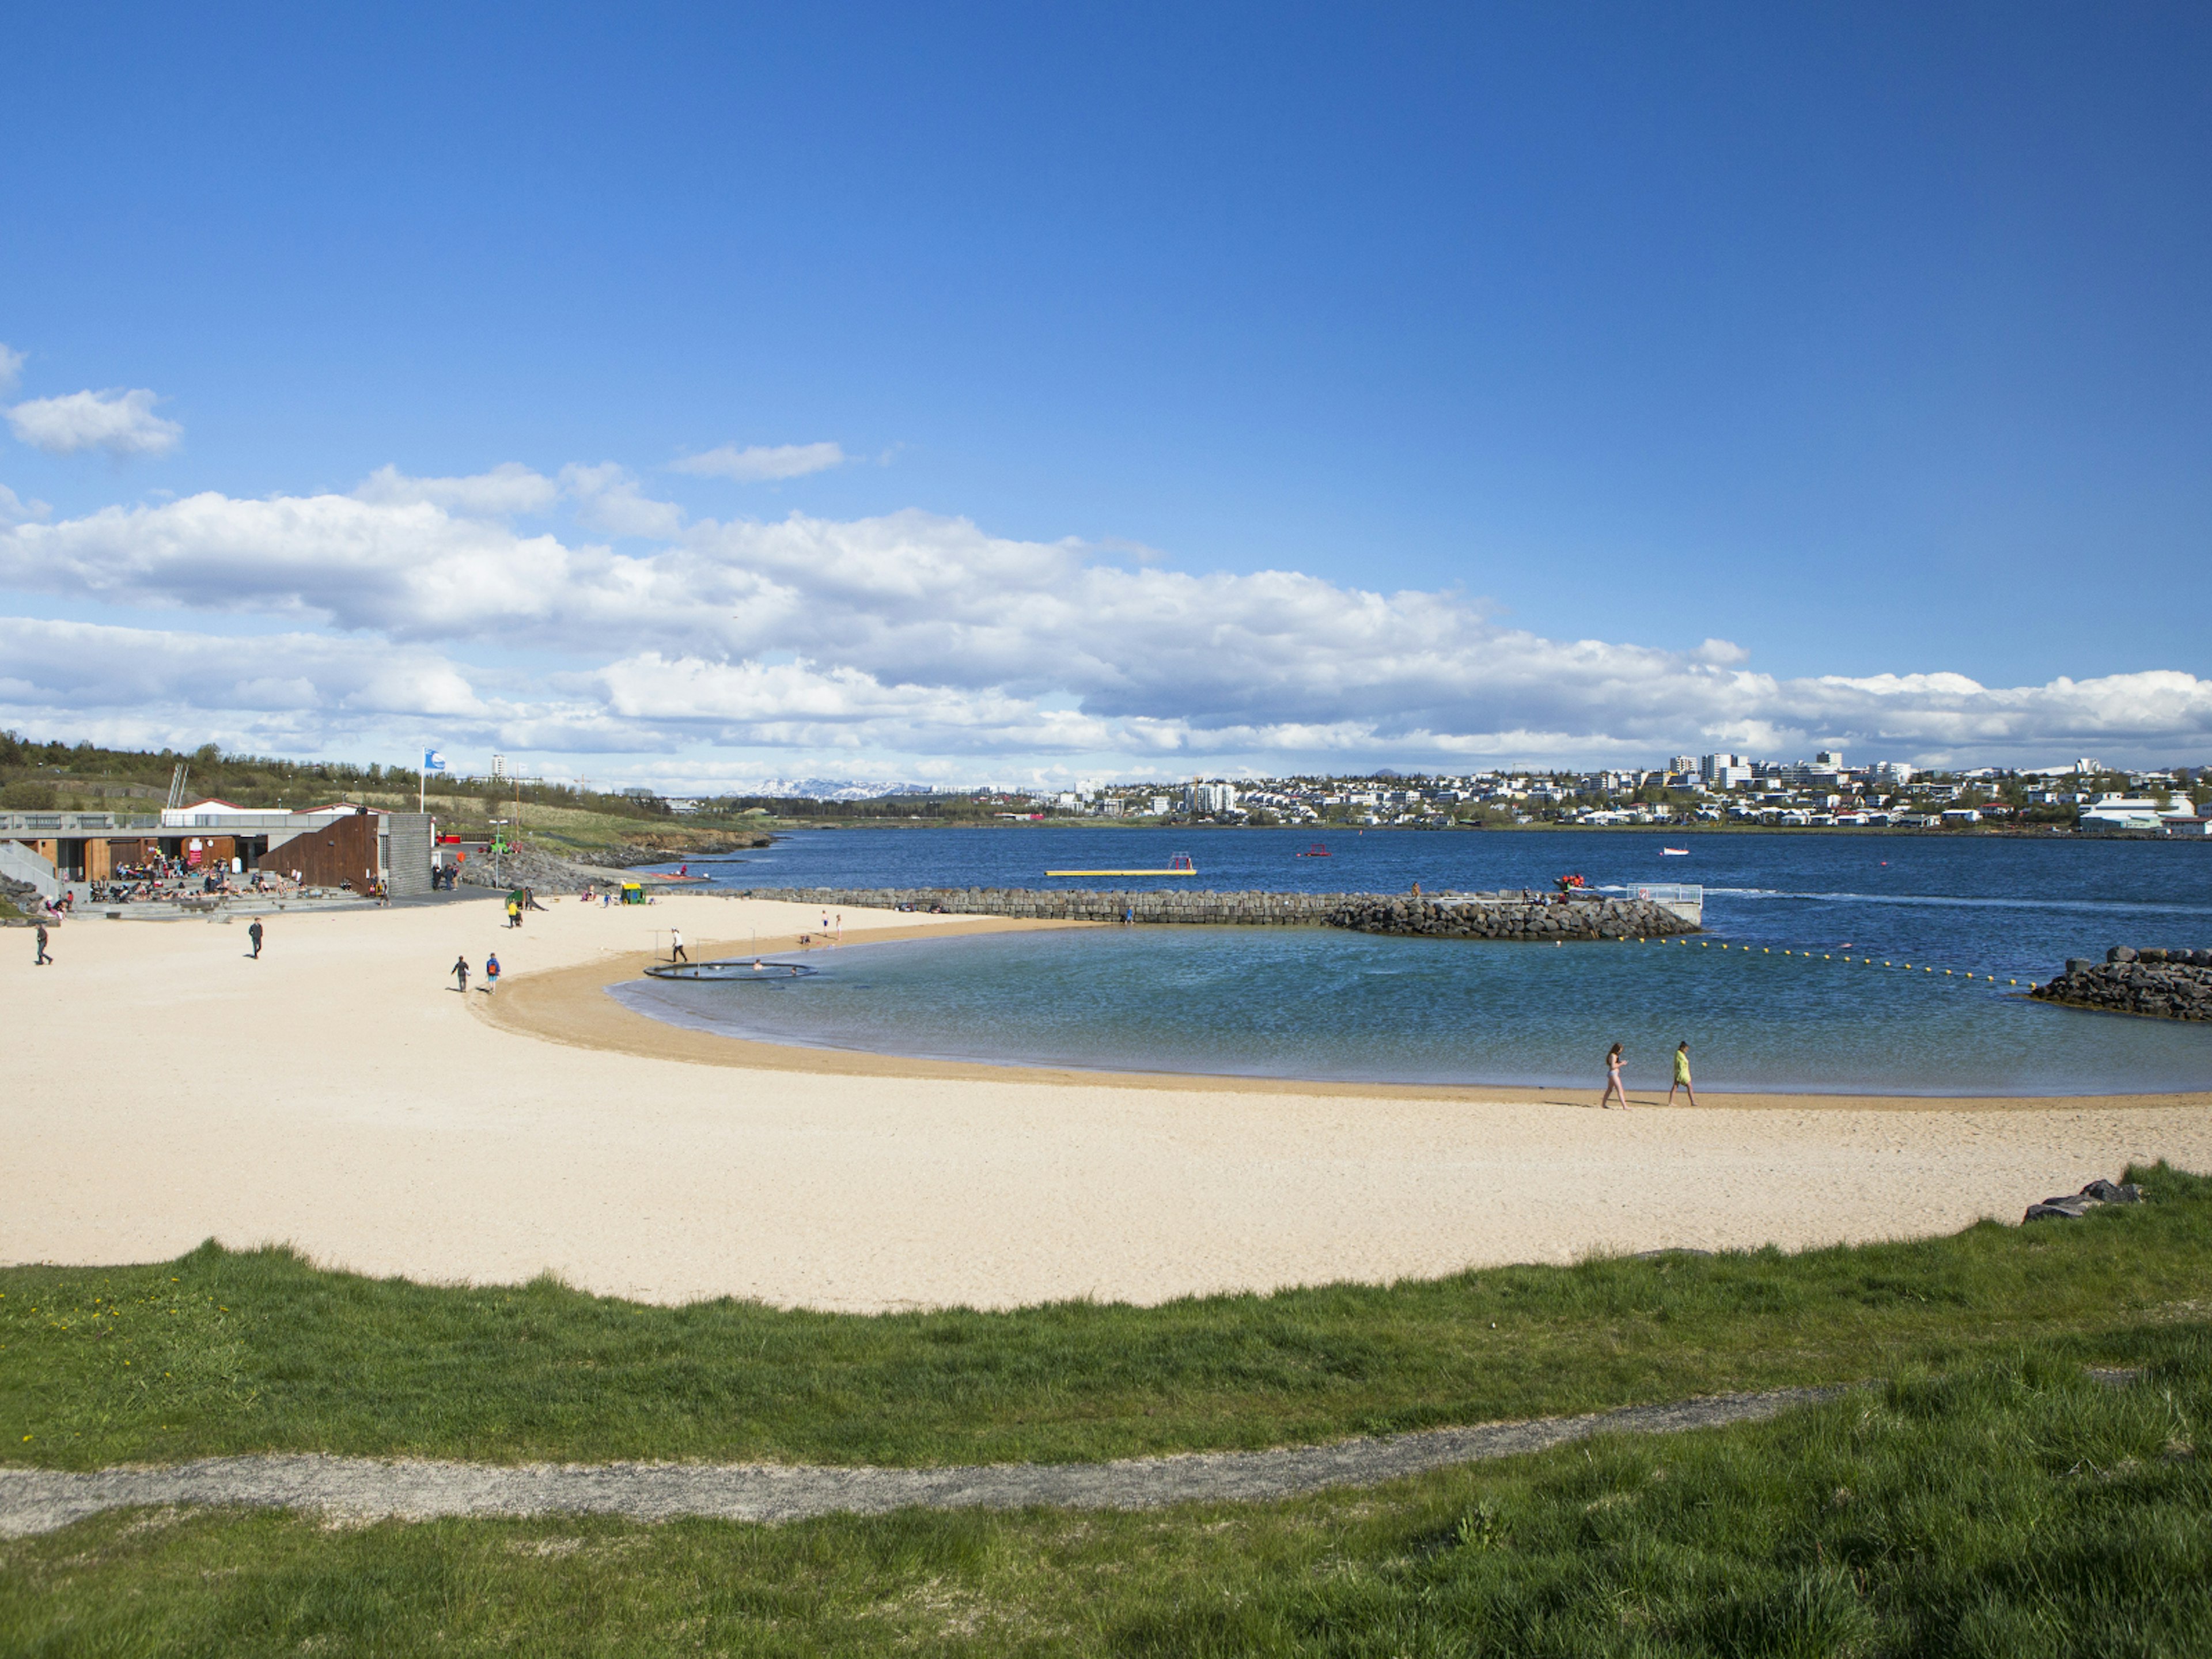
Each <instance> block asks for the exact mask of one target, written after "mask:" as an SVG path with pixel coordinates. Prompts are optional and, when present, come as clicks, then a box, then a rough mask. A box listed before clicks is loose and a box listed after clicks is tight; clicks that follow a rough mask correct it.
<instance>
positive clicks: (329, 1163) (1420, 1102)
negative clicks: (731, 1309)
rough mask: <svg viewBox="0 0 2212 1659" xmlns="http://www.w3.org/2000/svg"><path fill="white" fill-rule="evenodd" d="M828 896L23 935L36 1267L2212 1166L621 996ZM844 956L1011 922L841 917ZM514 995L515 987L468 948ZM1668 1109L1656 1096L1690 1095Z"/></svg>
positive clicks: (1877, 1109) (1553, 1211) (13, 1064)
mask: <svg viewBox="0 0 2212 1659" xmlns="http://www.w3.org/2000/svg"><path fill="white" fill-rule="evenodd" d="M819 919H820V918H819V913H818V912H815V911H809V910H805V909H802V908H799V907H795V906H791V905H782V904H774V903H768V902H749V901H733V900H726V899H714V898H706V897H701V896H690V895H678V896H667V897H664V898H663V899H662V900H661V901H660V902H659V903H657V904H654V905H653V906H650V907H647V908H635V907H633V908H628V909H622V908H613V909H601V908H598V907H596V906H585V905H582V904H579V903H576V902H574V901H569V900H558V901H554V902H551V903H550V907H549V908H548V909H547V910H546V911H545V912H544V913H543V914H533V915H532V916H531V917H530V918H529V925H528V926H527V927H525V928H524V929H523V930H521V931H520V932H509V931H507V930H506V929H505V928H504V927H502V926H501V920H502V918H501V909H500V907H499V905H498V903H497V902H496V901H495V900H493V899H489V898H487V899H485V900H483V901H479V902H465V903H450V904H442V905H434V906H423V907H420V908H397V909H392V910H388V911H366V910H362V911H348V912H339V913H331V914H324V915H299V914H286V915H278V916H275V917H272V918H270V919H269V921H268V924H267V926H268V943H267V946H266V948H265V949H264V953H263V959H262V960H260V961H258V962H254V961H251V960H248V959H247V952H248V949H249V946H248V943H247V939H246V923H245V921H243V920H240V921H234V922H229V923H222V922H209V921H197V920H195V921H178V922H170V923H154V922H133V921H113V922H110V921H101V920H98V919H82V920H79V921H71V922H70V923H68V924H67V925H66V926H64V927H62V928H60V929H59V930H58V932H57V934H56V937H55V941H54V954H55V956H56V957H57V963H56V965H54V966H52V967H50V968H35V967H33V965H32V948H31V939H30V935H29V934H28V933H25V932H17V931H13V930H10V931H8V932H4V933H0V947H4V948H5V949H6V951H7V956H6V959H5V960H4V961H3V962H0V996H4V997H5V999H6V1006H7V1008H8V1010H9V1026H10V1028H11V1032H12V1034H13V1036H14V1038H15V1041H14V1042H12V1043H11V1045H10V1047H11V1054H10V1057H9V1087H8V1088H7V1090H6V1091H5V1093H4V1098H0V1132H4V1133H5V1135H6V1137H7V1142H6V1144H7V1145H8V1146H9V1151H10V1156H9V1160H8V1169H7V1173H6V1175H5V1176H4V1177H0V1182H4V1185H0V1261H9V1262H22V1261H62V1262H78V1263H106V1262H115V1263H121V1262H130V1261H149V1260H157V1259H161V1258H164V1257H167V1256H172V1255H176V1254H178V1253H179V1252H181V1251H183V1250H185V1249H190V1248H191V1246H193V1245H195V1244H197V1243H199V1242H200V1241H201V1240H202V1239H204V1238H208V1237H215V1238H218V1239H220V1240H222V1242H223V1243H226V1244H229V1245H234V1246H244V1245H252V1244H256V1243H264V1242H284V1243H290V1244H292V1245H294V1246H295V1247H296V1248H298V1249H300V1250H301V1251H302V1252H303V1253H305V1254H306V1255H308V1256H309V1257H311V1258H312V1259H313V1260H314V1261H318V1262H320V1263H322V1264H324V1265H326V1266H330V1267H344V1268H350V1269H355V1270H358V1271H362V1272H365V1273H401V1274H405V1275H407V1276H409V1277H411V1278H416V1279H425V1280H435V1281H462V1280H467V1281H475V1282H509V1281H514V1280H520V1279H527V1278H529V1277H531V1276H532V1275H534V1274H536V1273H541V1272H546V1271H550V1272H552V1273H557V1274H559V1275H561V1276H562V1278H563V1279H567V1280H568V1281H569V1282H571V1283H573V1284H574V1285H579V1286H581V1287H584V1288H586V1289H589V1290H592V1291H602V1292H605V1293H609V1294H613V1295H620V1296H626V1297H639V1298H642V1299H646V1300H651V1301H656V1302H680V1301H685V1300H690V1299H693V1298H696V1297H711V1296H718V1295H732V1296H740V1297H757V1298H760V1299H762V1300H764V1301H767V1302H770V1303H774V1304H781V1305H804V1306H810V1307H817V1308H825V1309H842V1310H855V1311H863V1310H884V1309H894V1308H909V1307H920V1306H937V1305H945V1304H969V1305H972V1306H978V1307H1004V1306H1010V1305H1015V1304H1023V1303H1030V1302H1036V1301H1042V1300H1048V1299H1052V1298H1057V1297H1096V1298H1099V1299H1117V1300H1130V1301H1136V1302H1146V1303H1150V1302H1158V1301H1163V1300H1166V1299H1169V1298H1171V1297H1177V1296H1183V1295H1190V1294H1195V1293H1201V1292H1206V1291H1225V1290H1267V1289H1271V1288H1275V1287H1279V1286H1284V1285H1296V1284H1310V1283H1316V1282H1323V1281H1328V1280H1332V1279H1358V1280H1364V1281H1387V1280H1389V1279H1395V1278H1401V1277H1406V1276H1425V1275H1431V1274H1437V1273H1448V1272H1451V1271H1454V1270H1456V1269H1459V1268H1462V1267H1471V1266H1484V1265H1493V1264H1497V1263H1501V1262H1507V1261H1571V1260H1573V1259H1575V1258H1576V1257H1577V1256H1580V1255H1584V1254H1587V1253H1589V1252H1592V1251H1632V1250H1640V1249H1656V1248H1660V1247H1666V1246H1690V1247H1696V1248H1705V1249H1712V1248H1723V1247H1733V1246H1750V1245H1759V1244H1765V1243H1776V1244H1780V1245H1783V1246H1784V1247H1791V1246H1801V1245H1806V1244H1814V1243H1832V1242H1839V1241H1856V1240H1863V1239H1869V1238H1878V1237H1899V1236H1911V1235H1918V1234H1926V1233H1932V1232H1942V1231H1951V1230H1954V1229H1956V1228H1958V1227H1960V1226H1963V1225H1966V1224H1968V1223H1970V1222H1972V1221H1973V1220H1975V1219H1976V1218H1979V1217H1984V1216H1990V1217H1996V1218H1999V1219H2002V1220H2005V1221H2008V1222H2009V1221H2016V1220H2017V1219H2018V1218H2019V1216H2020V1213H2021V1210H2022V1209H2023V1208H2024V1207H2025V1206H2027V1204H2028V1203H2030V1202H2032V1201H2033V1200H2036V1199H2039V1198H2041V1197H2043V1196H2045V1194H2050V1193H2055V1192H2059V1191H2064V1190H2070V1189H2072V1188H2075V1187H2078V1186H2080V1185H2081V1183H2082V1182H2084V1181H2086V1180H2087V1179H2089V1178H2090V1177H2092V1176H2100V1175H2103V1176H2112V1175H2117V1174H2118V1170H2119V1169H2120V1167H2121V1166H2122V1164H2124V1163H2125V1162H2127V1161H2128V1160H2129V1159H2130V1158H2160V1157H2163V1158H2170V1159H2172V1160H2173V1161H2174V1162H2176V1163H2178V1164H2184V1165H2186V1166H2188V1167H2191V1168H2195V1169H2199V1170H2203V1169H2208V1168H2212V1113H2208V1112H2207V1111H2206V1109H2205V1108H2206V1107H2207V1106H2208V1105H2212V1095H2191V1096H2179V1097H2136V1098H2111V1099H2096V1100H2059V1101H2020V1100H2002V1101H1987V1102H1963V1101H1931V1100H1927V1099H1911V1100H1879V1099H1863V1098H1838V1097H1708V1099H1707V1102H1706V1104H1705V1105H1704V1106H1703V1107H1701V1108H1699V1109H1694V1110H1693V1109H1688V1108H1677V1109H1662V1108H1659V1107H1656V1105H1655V1106H1651V1107H1650V1108H1647V1109H1638V1110H1635V1111H1632V1112H1628V1113H1620V1112H1610V1113H1607V1112H1599V1111H1595V1110H1593V1109H1590V1106H1591V1102H1592V1101H1593V1100H1594V1099H1595V1089H1594V1088H1593V1089H1592V1090H1591V1091H1588V1094H1587V1096H1585V1095H1583V1094H1582V1093H1578V1092H1573V1091H1543V1090H1511V1089H1496V1088H1482V1087H1470V1088H1467V1089H1461V1090H1449V1089H1437V1088H1419V1089H1415V1088H1402V1089H1378V1088H1374V1087H1369V1086H1364V1085H1318V1084H1317V1085H1297V1084H1279V1083H1273V1082H1257V1081H1252V1080H1242V1079H1181V1078H1166V1077H1136V1076H1131V1077H1122V1076H1102V1075H1098V1074H1094V1073H1050V1072H1040V1071H1025V1070H1019V1069H1013V1068H994V1067H987V1066H967V1065H957V1064H951V1063H945V1062H937V1063H932V1062H925V1061H917V1060H900V1059H895V1058H890V1057H884V1056H875V1055H866V1054H846V1053H840V1052H833V1051H818V1050H799V1049H787V1048H772V1047H769V1046H766V1045H761V1044H754V1043H744V1042H735V1041H732V1040H731V1039H727V1038H722V1037H718V1036H710V1035H708V1034H704V1033H699V1032H692V1031H685V1030H678V1029H676V1028H673V1027H671V1026H666V1025H663V1024H657V1023H655V1022H653V1021H650V1020H647V1019H646V1018H642V1017H641V1016H639V1015H636V1014H634V1013H631V1012H629V1011H628V1010H626V1009H624V1008H623V1007H622V1006H619V1005H618V1004H617V1003H616V1002H615V1001H614V1000H613V999H612V998H611V997H608V996H607V995H606V994H605V991H604V989H603V988H602V987H604V986H605V985H606V984H607V983H609V982H611V981H614V980H616V979H619V978H625V977H628V976H629V975H632V974H634V973H635V971H636V970H637V968H638V967H639V966H640V965H641V964H642V963H643V962H644V961H646V960H647V959H649V958H650V957H651V956H652V955H653V952H654V951H657V950H659V949H661V948H662V947H663V945H664V944H665V938H666V933H667V930H668V928H669V927H671V926H680V927H682V928H683V929H684V933H685V936H686V939H687V941H688V943H689V945H690V954H691V955H692V957H694V958H695V959H703V958H705V957H709V956H711V955H714V954H716V953H717V952H718V951H729V952H731V953H736V952H740V951H743V952H750V951H751V950H753V949H754V948H755V940H756V939H757V941H758V943H759V948H762V949H769V948H775V946H776V945H778V944H779V943H780V942H781V941H785V940H787V939H791V938H793V936H795V935H796V934H797V933H799V931H800V930H801V929H811V927H814V926H815V925H816V924H817V922H818V921H819ZM844 921H845V930H846V931H845V938H846V939H847V941H848V943H849V942H856V941H858V940H860V939H883V938H887V937H892V936H894V935H895V933H896V931H898V930H921V929H937V930H942V929H945V928H947V927H1004V926H1007V925H1010V924H1005V923H995V922H975V921H969V922H964V923H963V922H962V921H959V920H958V919H957V918H945V917H938V916H927V915H891V914H884V913H875V914H862V913H856V912H851V911H848V912H847V913H846V915H845V918H844ZM487 951H497V952H498V954H499V957H500V958H501V963H502V965H503V967H504V969H505V970H506V973H505V977H504V979H503V981H502V985H501V990H500V991H499V992H498V994H496V996H495V997H488V996H485V995H483V994H481V993H480V992H479V991H478V990H477V989H476V988H475V987H476V986H477V985H478V984H480V983H481V979H480V978H479V979H476V980H472V981H471V990H470V991H469V992H468V993H467V994H465V995H463V994H459V993H458V992H456V991H455V990H454V989H453V980H452V978H451V976H450V974H449V973H448V971H447V970H448V969H450V967H451V964H452V963H453V958H454V957H455V955H456V954H461V955H465V956H466V957H468V958H469V960H470V962H471V964H473V965H477V966H478V967H480V966H481V964H482V962H483V957H484V955H485V954H486V952H487ZM1663 1093H1664V1089H1663V1085H1662V1088H1661V1090H1660V1091H1659V1093H1658V1095H1649V1094H1646V1093H1644V1092H1641V1091H1632V1099H1636V1100H1638V1102H1639V1104H1640V1103H1641V1102H1642V1101H1644V1100H1645V1099H1651V1100H1656V1099H1657V1098H1659V1097H1662V1096H1663Z"/></svg>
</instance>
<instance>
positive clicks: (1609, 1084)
mask: <svg viewBox="0 0 2212 1659" xmlns="http://www.w3.org/2000/svg"><path fill="white" fill-rule="evenodd" d="M1615 1095H1619V1096H1620V1109H1621V1110H1622V1111H1624V1112H1625V1111H1626V1110H1627V1109H1628V1091H1626V1089H1624V1088H1622V1087H1621V1086H1620V1044H1619V1043H1618V1042H1616V1043H1614V1044H1613V1047H1612V1048H1608V1049H1607V1050H1606V1053H1605V1092H1604V1093H1603V1094H1602V1095H1601V1096H1599V1097H1598V1104H1599V1105H1601V1106H1602V1107H1604V1108H1605V1109H1606V1110H1607V1111H1611V1110H1612V1109H1613V1097H1614V1096H1615Z"/></svg>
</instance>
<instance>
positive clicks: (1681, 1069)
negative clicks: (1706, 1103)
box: [1667, 1042, 1698, 1106]
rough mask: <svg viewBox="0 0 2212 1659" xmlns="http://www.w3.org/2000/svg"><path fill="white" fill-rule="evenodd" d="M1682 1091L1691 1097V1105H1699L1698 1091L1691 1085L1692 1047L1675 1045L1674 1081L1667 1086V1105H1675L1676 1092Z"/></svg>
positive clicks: (1683, 1043) (1682, 1043)
mask: <svg viewBox="0 0 2212 1659" xmlns="http://www.w3.org/2000/svg"><path fill="white" fill-rule="evenodd" d="M1677 1089H1680V1090H1681V1091H1683V1092H1684V1093H1686V1094H1687V1095H1688V1096H1689V1097H1690V1104H1691V1105H1692V1106H1694V1105H1696V1104H1697V1103H1698V1091H1696V1090H1695V1089H1694V1088H1692V1087H1691V1085H1690V1045H1689V1044H1688V1043H1686V1042H1680V1043H1677V1044H1675V1045H1674V1081H1673V1082H1672V1083H1670V1084H1668V1085H1667V1103H1668V1105H1669V1106H1672V1105H1673V1104H1674V1091H1675V1090H1677Z"/></svg>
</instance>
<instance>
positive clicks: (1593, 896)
mask: <svg viewBox="0 0 2212 1659" xmlns="http://www.w3.org/2000/svg"><path fill="white" fill-rule="evenodd" d="M721 896H726V897H731V898H750V899H776V900H781V901H783V902H787V903H792V904H805V905H810V906H813V907H815V908H823V909H848V910H921V911H931V912H942V913H944V914H945V915H966V916H1008V917H1013V918H1016V919H1018V920H1020V921H1109V922H1111V921H1130V922H1139V923H1144V924H1146V925H1155V926H1156V925H1160V924H1170V925H1180V926H1194V927H1208V926H1211V927H1342V928H1346V929H1349V930H1351V931H1352V932H1355V933H1397V934H1407V935H1419V936H1422V937H1425V938H1437V939H1522V940H1534V941H1537V942H1547V941H1552V940H1565V939H1652V938H1659V937H1663V936H1665V935H1668V934H1671V933H1697V932H1699V930H1700V929H1701V928H1702V927H1703V926H1704V924H1705V890H1704V889H1703V888H1700V887H1680V886H1661V887H1636V888H1630V889H1627V890H1624V891H1622V892H1620V893H1600V892H1596V891H1593V890H1583V891H1581V892H1577V893H1576V894H1574V895H1572V896H1565V897H1562V896H1558V895H1553V894H1547V893H1536V892H1531V891H1525V890H1519V889H1516V890H1510V891H1503V892H1489V893H1435V894H1427V895H1423V896H1418V897H1417V896H1408V895H1395V894H1387V893H1273V892H1230V893H1216V892H1189V891H1174V892H1161V891H1157V890H1151V889H1146V890H1113V889H1098V888H1032V887H750V888H746V889H744V890H724V891H723V892H722V894H721Z"/></svg>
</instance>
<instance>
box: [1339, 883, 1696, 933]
mask: <svg viewBox="0 0 2212 1659" xmlns="http://www.w3.org/2000/svg"><path fill="white" fill-rule="evenodd" d="M1328 921H1329V926H1331V927H1348V928H1351V929H1352V930H1353V931H1355V932H1358V933H1406V934H1418V935H1421V936H1423V937H1431V938H1437V939H1522V940H1534V941H1535V942H1537V943H1539V944H1541V943H1543V942H1545V941H1547V940H1564V939H1656V938H1661V937H1663V936H1665V935H1667V934H1670V933H1697V932H1698V931H1699V928H1698V925H1697V924H1696V923H1695V922H1692V921H1689V920H1688V919H1687V918H1686V917H1685V916H1683V915H1680V913H1679V912H1677V911H1674V910H1672V909H1669V908H1668V907H1667V906H1665V905H1663V904H1658V903H1655V902H1651V901H1650V900H1647V899H1617V898H1577V899H1571V900H1569V901H1568V902H1565V903H1559V902H1553V901H1550V900H1547V899H1544V898H1541V897H1535V898H1531V897H1525V896H1521V895H1519V894H1511V895H1507V894H1498V895H1489V894H1478V895H1475V896H1469V897H1461V896H1449V895H1447V896H1441V897H1436V898H1386V897H1383V896H1380V895H1374V894H1356V895H1352V896H1348V897H1347V899H1346V902H1344V903H1343V904H1342V905H1340V907H1339V908H1338V909H1337V910H1336V911H1335V912H1334V913H1333V914H1332V915H1330V917H1329V919H1328Z"/></svg>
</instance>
